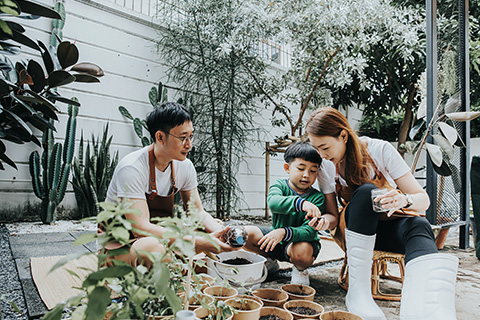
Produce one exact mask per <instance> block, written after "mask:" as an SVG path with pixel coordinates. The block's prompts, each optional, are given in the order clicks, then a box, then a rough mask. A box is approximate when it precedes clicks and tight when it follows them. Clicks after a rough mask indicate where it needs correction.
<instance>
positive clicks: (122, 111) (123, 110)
mask: <svg viewBox="0 0 480 320" xmlns="http://www.w3.org/2000/svg"><path fill="white" fill-rule="evenodd" d="M118 111H120V114H121V115H122V116H124V117H125V118H127V119H130V120H133V117H132V115H131V114H130V112H128V110H127V109H126V108H125V107H124V106H120V107H118Z"/></svg>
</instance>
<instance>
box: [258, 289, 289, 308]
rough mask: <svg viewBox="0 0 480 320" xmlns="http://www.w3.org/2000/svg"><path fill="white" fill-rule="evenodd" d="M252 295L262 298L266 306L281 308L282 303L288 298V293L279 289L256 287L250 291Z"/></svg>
mask: <svg viewBox="0 0 480 320" xmlns="http://www.w3.org/2000/svg"><path fill="white" fill-rule="evenodd" d="M252 295H253V296H254V297H258V298H259V299H260V300H262V301H263V305H264V306H266V307H279V308H282V307H283V304H284V303H285V302H287V300H288V294H287V293H286V292H285V291H283V290H280V289H269V288H263V289H257V290H255V291H253V292H252Z"/></svg>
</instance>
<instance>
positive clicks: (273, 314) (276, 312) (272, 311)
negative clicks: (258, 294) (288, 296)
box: [259, 307, 293, 320]
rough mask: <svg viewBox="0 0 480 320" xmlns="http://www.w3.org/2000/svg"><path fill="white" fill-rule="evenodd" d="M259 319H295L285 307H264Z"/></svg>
mask: <svg viewBox="0 0 480 320" xmlns="http://www.w3.org/2000/svg"><path fill="white" fill-rule="evenodd" d="M259 320H293V315H292V314H291V313H290V312H288V311H287V310H285V309H280V308H277V307H263V308H262V309H260V318H259Z"/></svg>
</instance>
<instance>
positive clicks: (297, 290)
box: [282, 284, 316, 301]
mask: <svg viewBox="0 0 480 320" xmlns="http://www.w3.org/2000/svg"><path fill="white" fill-rule="evenodd" d="M282 290H283V291H285V292H286V293H287V294H288V300H310V301H313V297H314V296H315V293H316V291H315V289H313V288H312V287H310V286H305V285H301V284H284V285H283V286H282Z"/></svg>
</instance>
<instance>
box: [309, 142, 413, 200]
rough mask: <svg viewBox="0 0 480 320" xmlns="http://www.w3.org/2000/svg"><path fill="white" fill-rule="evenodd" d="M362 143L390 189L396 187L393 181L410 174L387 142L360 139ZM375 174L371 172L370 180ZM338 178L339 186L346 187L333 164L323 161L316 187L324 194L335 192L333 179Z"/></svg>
mask: <svg viewBox="0 0 480 320" xmlns="http://www.w3.org/2000/svg"><path fill="white" fill-rule="evenodd" d="M360 139H361V140H362V141H364V142H366V143H367V144H368V146H367V151H368V154H369V155H370V157H371V158H372V160H373V162H374V163H375V166H376V167H377V170H379V171H380V172H381V173H382V174H383V175H384V176H385V178H386V179H387V181H388V183H389V184H390V185H391V186H392V187H394V188H395V187H396V186H397V185H396V184H395V182H394V180H397V179H398V178H400V177H401V176H403V175H404V174H406V173H408V172H410V167H409V166H408V165H407V163H406V162H405V160H403V158H402V156H401V155H400V154H399V153H398V151H397V150H396V149H395V148H394V147H393V146H392V145H391V144H390V143H389V142H387V141H384V140H379V139H373V138H369V137H361V138H360ZM374 175H375V173H374V172H373V171H372V176H371V178H372V179H373V178H374ZM336 177H338V179H339V181H340V184H342V185H344V186H346V185H347V183H346V181H345V180H344V179H343V178H342V177H340V176H338V175H337V172H336V168H335V164H334V163H333V162H331V161H329V160H323V161H322V165H321V166H320V170H319V171H318V177H317V181H318V187H319V188H320V190H321V191H322V192H323V193H324V194H329V193H333V192H335V178H336Z"/></svg>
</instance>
